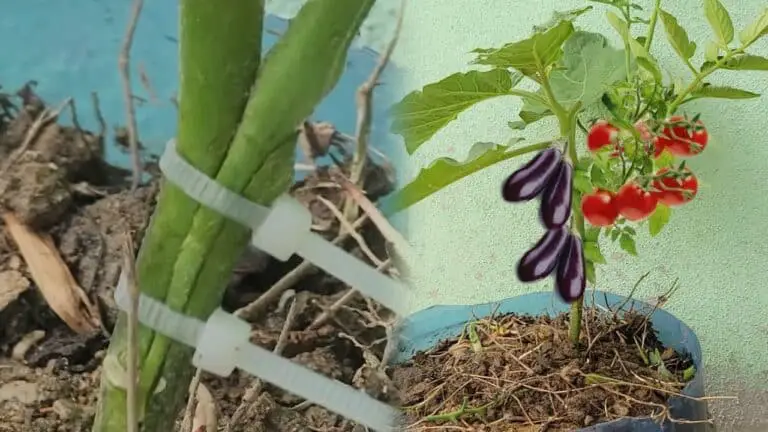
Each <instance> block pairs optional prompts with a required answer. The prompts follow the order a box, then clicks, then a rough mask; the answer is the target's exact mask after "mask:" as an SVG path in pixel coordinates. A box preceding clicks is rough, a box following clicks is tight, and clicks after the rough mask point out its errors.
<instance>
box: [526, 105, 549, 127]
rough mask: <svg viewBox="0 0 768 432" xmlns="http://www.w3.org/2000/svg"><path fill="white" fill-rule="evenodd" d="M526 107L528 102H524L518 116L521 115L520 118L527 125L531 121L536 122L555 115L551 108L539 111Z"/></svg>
mask: <svg viewBox="0 0 768 432" xmlns="http://www.w3.org/2000/svg"><path fill="white" fill-rule="evenodd" d="M525 108H526V104H525V103H524V104H523V109H522V110H521V111H520V113H519V114H518V116H520V119H521V120H522V121H523V123H525V125H526V126H527V125H529V124H531V123H535V122H537V121H539V120H541V119H543V118H545V117H550V116H552V115H554V114H552V111H550V110H544V111H541V112H537V111H531V110H526V109H525Z"/></svg>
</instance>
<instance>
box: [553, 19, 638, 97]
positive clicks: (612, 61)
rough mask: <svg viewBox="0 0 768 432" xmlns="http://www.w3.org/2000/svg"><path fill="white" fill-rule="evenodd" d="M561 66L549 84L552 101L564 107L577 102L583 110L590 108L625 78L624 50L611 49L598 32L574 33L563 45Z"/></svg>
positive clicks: (554, 72)
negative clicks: (552, 94) (617, 82)
mask: <svg viewBox="0 0 768 432" xmlns="http://www.w3.org/2000/svg"><path fill="white" fill-rule="evenodd" d="M562 64H563V68H562V69H557V70H555V71H553V72H552V74H551V75H550V79H549V81H550V84H551V86H552V92H553V93H554V95H555V98H556V99H557V100H558V101H559V102H560V103H561V104H563V105H564V106H566V108H567V107H569V106H572V105H573V104H575V103H577V102H581V104H582V106H583V107H588V106H590V105H592V104H593V103H595V102H597V101H599V100H600V97H601V96H602V95H603V93H605V91H606V90H607V89H608V88H609V87H610V86H611V85H612V84H613V83H615V82H616V81H620V80H622V79H624V78H625V77H626V76H627V70H626V66H625V63H624V51H622V50H617V49H615V48H613V47H611V46H610V45H609V44H608V40H607V39H606V38H605V37H604V36H603V35H601V34H598V33H588V32H581V31H579V32H576V33H574V34H573V36H571V38H570V39H568V41H567V42H566V43H565V45H564V46H563V60H562Z"/></svg>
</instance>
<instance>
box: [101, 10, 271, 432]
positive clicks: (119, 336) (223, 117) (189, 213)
mask: <svg viewBox="0 0 768 432" xmlns="http://www.w3.org/2000/svg"><path fill="white" fill-rule="evenodd" d="M179 13H180V63H181V64H180V100H179V137H178V138H179V140H178V141H179V142H178V151H179V152H180V153H181V154H182V155H183V157H184V158H186V159H187V160H188V161H189V162H190V163H192V164H194V165H195V166H196V167H197V168H198V169H199V170H200V171H202V172H204V173H206V174H208V175H215V174H216V172H217V171H218V169H219V167H220V165H221V162H222V161H223V159H224V157H225V155H226V152H227V147H228V146H229V142H230V140H231V138H232V133H233V131H235V130H236V129H237V125H238V124H239V123H240V121H241V119H242V113H243V109H244V108H245V105H246V102H247V99H248V90H249V89H250V88H251V86H252V85H253V82H254V80H255V78H256V73H257V71H258V67H259V63H260V54H261V53H260V47H261V37H262V27H261V25H262V20H263V14H264V8H263V2H262V1H250V0H228V1H227V2H226V4H214V3H213V2H209V1H206V0H184V1H182V2H181V4H180V10H179ZM233 64H237V65H238V67H233ZM212 113H215V114H213V115H212ZM199 208H200V206H199V205H198V204H197V203H196V202H194V201H193V200H191V199H189V198H188V197H187V196H186V195H185V194H184V193H183V192H181V190H179V189H178V188H176V187H175V186H174V185H172V184H169V183H164V184H163V185H162V190H161V193H160V195H159V197H158V203H157V207H156V209H155V215H156V216H155V217H154V218H153V220H152V223H151V225H150V227H149V228H148V230H147V233H146V234H145V238H144V240H143V242H142V243H143V244H142V247H141V251H140V253H139V257H138V260H137V276H138V283H139V285H140V289H141V291H142V292H143V293H144V294H146V295H149V296H151V297H153V298H156V299H159V300H165V299H166V297H167V296H168V290H169V284H170V280H171V278H172V276H173V273H174V270H175V267H176V266H177V265H178V266H190V265H194V264H193V263H184V262H181V261H179V260H178V259H177V258H178V255H179V252H180V250H181V249H182V245H184V244H185V242H186V239H187V237H188V235H189V232H190V229H191V226H192V221H193V218H194V216H195V214H196V212H197V211H198V209H199ZM185 247H187V246H186V245H185ZM209 289H212V290H213V293H214V295H215V294H216V287H215V286H214V287H211V288H209ZM212 297H214V296H212ZM212 300H213V299H212ZM213 301H214V302H215V300H213ZM213 305H215V303H213V304H212V306H213ZM182 306H183V305H182ZM175 309H177V310H183V307H178V306H176V307H175ZM125 322H126V317H125V315H124V314H121V315H120V317H119V319H118V322H117V324H116V326H115V331H114V333H113V335H112V340H111V343H110V347H109V351H108V356H107V357H108V359H109V360H106V361H105V367H104V373H103V376H102V385H101V394H100V398H99V406H98V411H97V414H96V419H95V421H94V426H93V430H94V432H118V431H119V432H123V431H125V430H126V422H127V419H126V410H125V408H124V407H125V400H126V395H125V389H124V388H122V386H121V385H120V381H121V379H120V378H119V375H120V374H124V373H125V370H126V369H125V367H126V366H125V355H126V351H127V343H128V341H127V338H126V336H127V335H126V334H125V331H124V330H123V329H125V328H126V325H125ZM161 339H164V338H163V337H161V336H159V335H156V334H155V333H153V332H151V331H149V330H148V329H147V328H146V327H143V326H141V327H140V331H139V357H140V377H139V395H138V399H139V411H140V413H139V415H140V417H142V420H144V423H145V430H148V431H155V430H157V431H160V430H163V431H166V430H171V427H172V421H173V419H175V414H176V412H177V410H176V407H177V406H178V403H177V402H175V401H171V402H170V403H168V404H162V403H161V404H157V403H156V404H152V406H149V404H148V399H149V397H148V396H147V395H152V393H153V392H154V389H155V388H157V384H158V382H159V381H160V376H159V371H160V369H161V368H162V367H163V364H164V360H165V359H164V358H159V359H157V358H154V359H153V358H150V357H149V351H150V349H151V347H152V346H153V345H154V344H156V343H157V342H158V340H161ZM112 359H117V362H113V361H110V360H112ZM113 364H114V365H116V367H112V366H109V365H113ZM185 366H187V365H180V366H178V368H177V371H178V373H176V374H174V376H173V377H165V381H169V380H170V381H172V382H171V383H170V384H171V386H170V388H168V386H166V388H167V390H164V391H163V392H160V395H163V396H165V395H171V394H172V395H173V397H176V395H180V396H179V398H182V399H181V400H183V391H182V390H180V386H179V382H180V381H184V380H185V378H186V375H187V374H188V373H187V369H188V367H185ZM166 384H168V383H166ZM148 407H149V408H150V409H151V410H152V411H153V412H154V413H158V414H159V418H158V416H156V415H155V416H152V415H149V414H148V413H147V412H146V411H147V408H148ZM164 410H165V411H166V412H161V411H164ZM159 411H160V412H159ZM163 417H165V420H163ZM152 425H161V426H158V427H156V428H154V429H153V426H152Z"/></svg>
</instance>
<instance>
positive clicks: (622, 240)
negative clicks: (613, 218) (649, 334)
mask: <svg viewBox="0 0 768 432" xmlns="http://www.w3.org/2000/svg"><path fill="white" fill-rule="evenodd" d="M619 246H621V248H622V249H623V250H624V251H625V252H627V253H628V254H630V255H634V256H637V247H636V246H635V239H634V238H632V236H631V235H629V234H627V233H623V234H622V235H621V237H619Z"/></svg>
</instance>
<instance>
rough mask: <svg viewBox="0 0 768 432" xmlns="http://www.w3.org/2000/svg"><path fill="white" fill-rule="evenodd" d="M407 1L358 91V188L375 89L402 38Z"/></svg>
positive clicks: (403, 1) (355, 171) (355, 161)
mask: <svg viewBox="0 0 768 432" xmlns="http://www.w3.org/2000/svg"><path fill="white" fill-rule="evenodd" d="M405 4H406V0H400V9H399V10H398V13H397V23H396V24H395V31H394V34H393V35H392V39H391V40H390V41H389V44H387V47H386V48H385V49H384V52H383V53H382V54H381V56H380V57H379V62H378V63H377V64H376V67H374V68H373V72H371V75H370V76H369V77H368V79H367V80H366V81H365V82H364V83H363V84H362V85H361V86H360V87H359V88H358V89H357V94H356V96H355V100H356V103H357V122H356V125H355V141H356V142H357V149H356V151H355V154H354V156H353V159H352V166H351V167H350V170H351V172H350V178H351V180H352V182H353V183H354V184H356V185H358V186H361V187H362V186H363V185H362V183H361V181H362V175H363V171H364V170H365V163H366V160H367V159H368V136H369V135H370V132H371V106H372V104H373V89H374V88H376V86H377V85H378V84H379V79H380V78H381V74H382V72H384V69H385V68H386V67H387V64H388V63H389V59H390V57H392V52H393V51H394V50H395V46H397V40H398V38H399V37H400V30H401V29H402V27H403V14H404V11H405Z"/></svg>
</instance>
